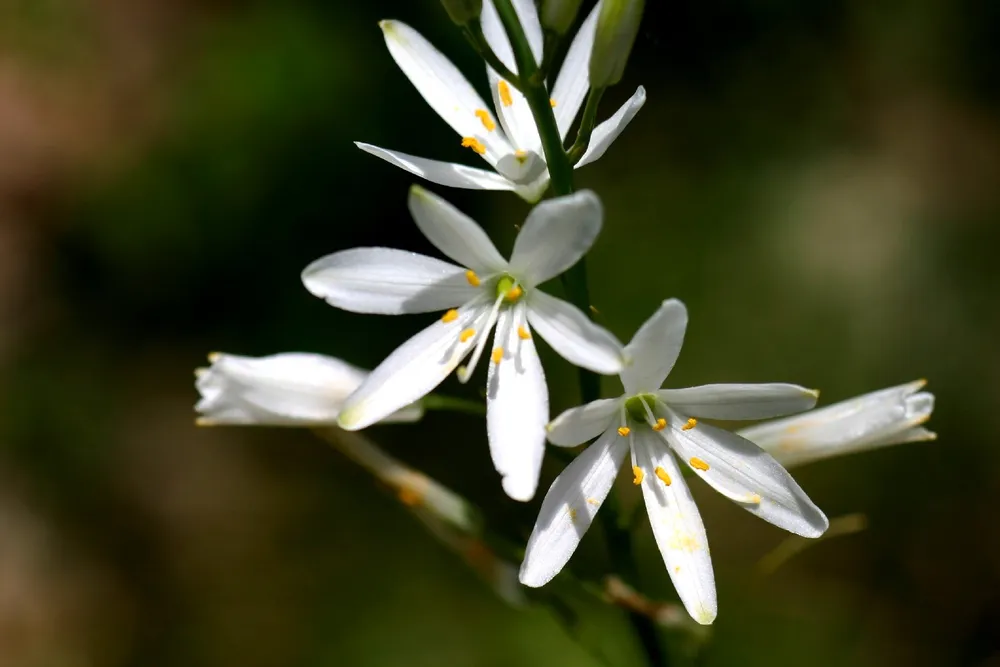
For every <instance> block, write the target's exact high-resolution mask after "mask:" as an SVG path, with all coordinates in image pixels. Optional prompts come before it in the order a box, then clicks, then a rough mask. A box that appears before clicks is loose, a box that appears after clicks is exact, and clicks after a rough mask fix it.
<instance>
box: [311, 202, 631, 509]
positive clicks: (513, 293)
mask: <svg viewBox="0 0 1000 667" xmlns="http://www.w3.org/2000/svg"><path fill="white" fill-rule="evenodd" d="M409 206H410V212H411V213H412V214H413V218H414V220H415V221H416V223H417V226H418V227H419V228H420V231H422V232H423V233H424V236H426V237H427V238H428V239H429V240H430V242H431V243H433V244H434V245H435V246H437V248H438V249H439V250H440V251H441V252H442V253H444V254H445V255H447V256H448V257H450V258H452V259H453V260H455V261H456V262H458V263H459V264H460V266H456V265H454V264H449V263H447V262H443V261H441V260H438V259H434V258H432V257H426V256H424V255H418V254H415V253H412V252H405V251H403V250H394V249H389V248H355V249H351V250H345V251H342V252H338V253H334V254H332V255H328V256H326V257H323V258H322V259H319V260H317V261H315V262H313V263H312V264H310V265H309V266H308V267H306V269H305V271H303V273H302V281H303V282H304V283H305V286H306V288H307V289H308V290H309V291H310V292H312V293H313V294H315V295H316V296H319V297H322V298H324V299H326V301H327V302H329V303H330V304H331V305H334V306H336V307H338V308H343V309H344V310H351V311H354V312H359V313H379V314H385V315H399V314H404V313H424V312H429V311H435V310H444V311H445V313H444V315H443V316H442V317H441V318H440V319H439V320H438V321H437V322H435V323H434V324H432V325H431V326H429V327H428V328H427V329H425V330H424V331H422V332H420V333H419V334H417V335H416V336H414V337H413V338H411V339H410V340H409V341H407V342H406V343H403V345H401V346H400V347H399V348H397V349H396V350H395V351H394V352H393V353H392V354H390V355H389V357H388V358H386V360H385V361H383V362H382V363H381V364H380V365H379V366H378V368H376V369H375V370H374V371H372V374H371V375H370V376H368V379H367V380H365V381H364V383H363V384H362V385H361V386H360V387H359V388H358V390H357V391H356V392H355V393H354V394H352V395H351V396H350V398H348V399H347V401H346V403H345V404H344V407H343V411H342V412H341V413H340V418H339V420H338V421H339V424H340V426H341V427H342V428H345V429H348V430H357V429H360V428H364V427H366V426H368V425H369V424H372V423H374V422H376V421H379V420H380V419H383V418H385V417H386V416H387V415H390V414H392V413H393V412H395V411H397V410H399V409H400V408H401V407H403V406H405V405H408V404H410V403H412V402H414V401H416V400H418V399H419V398H421V397H422V396H424V395H425V394H427V393H428V392H430V391H431V390H432V389H434V387H436V386H437V385H438V384H440V383H441V382H442V381H443V380H444V379H445V378H446V377H448V375H449V374H450V373H451V372H452V371H453V370H455V369H456V367H458V365H459V364H460V363H461V362H462V360H463V359H464V358H465V357H466V356H467V355H468V354H470V353H471V354H472V360H471V361H470V362H469V364H468V365H467V366H465V367H463V368H460V369H459V370H458V378H459V380H461V381H462V382H465V381H467V380H468V379H469V376H470V374H471V371H472V369H473V368H475V366H476V362H477V361H478V360H479V357H480V355H481V354H482V352H483V350H484V348H485V347H486V343H487V339H488V338H489V334H490V330H491V329H492V328H493V327H494V326H496V336H495V338H494V343H493V348H492V350H491V351H490V352H489V353H488V355H487V356H488V357H489V374H488V378H487V414H486V424H487V431H488V435H489V442H490V454H491V455H492V457H493V465H494V466H495V467H496V469H497V471H498V472H499V473H500V474H501V476H502V477H503V488H504V490H505V491H506V492H507V494H508V495H509V496H510V497H512V498H515V499H517V500H528V499H530V498H531V497H532V496H533V495H534V493H535V488H536V487H537V485H538V473H539V470H540V467H541V463H542V454H543V451H544V448H545V424H546V422H547V421H548V418H549V406H548V390H547V389H546V386H545V374H544V373H543V372H542V366H541V363H540V362H539V359H538V354H537V352H536V351H535V343H534V339H533V337H532V330H534V331H535V332H536V333H538V334H539V335H540V336H541V337H542V338H544V339H545V340H546V341H547V342H548V343H549V345H551V346H552V347H553V348H554V349H555V351H556V352H558V353H559V354H560V355H562V356H563V357H564V358H566V359H567V360H569V361H570V362H572V363H574V364H576V365H577V366H582V367H584V368H587V369H590V370H592V371H595V372H597V373H605V374H613V373H617V372H618V371H620V370H621V367H622V358H621V343H619V342H618V340H617V339H616V338H615V337H614V336H613V335H611V334H610V333H609V332H608V331H606V330H604V329H602V328H601V327H598V326H597V325H595V324H593V323H591V322H590V321H589V320H588V319H587V317H586V316H585V315H584V314H583V313H582V312H580V311H579V310H578V309H577V308H575V307H574V306H572V305H570V304H568V303H566V302H565V301H562V300H560V299H556V298H554V297H551V296H549V295H547V294H545V293H544V292H542V291H541V290H539V289H536V288H537V286H538V285H539V284H540V283H543V282H545V281H546V280H549V279H550V278H554V277H555V276H557V275H559V274H560V273H562V272H563V271H565V270H566V269H568V268H569V267H571V266H572V265H573V264H575V263H576V262H577V261H578V260H579V259H580V258H581V257H582V256H583V255H584V253H586V252H587V250H588V249H589V248H590V246H591V245H592V244H593V242H594V239H595V238H596V237H597V234H598V232H599V231H600V228H601V216H602V213H601V204H600V201H599V200H598V199H597V196H596V195H594V194H593V193H592V192H588V191H583V192H578V193H576V194H573V195H569V196H567V197H559V198H556V199H550V200H548V201H546V202H543V203H541V204H539V205H538V206H536V207H535V208H534V209H532V211H531V213H530V214H529V215H528V218H527V220H525V222H524V225H523V226H522V227H521V231H520V233H519V234H518V236H517V240H516V241H515V243H514V251H513V253H512V255H511V259H510V261H509V262H508V261H507V260H505V259H504V258H503V257H502V256H501V255H500V253H499V252H498V251H497V249H496V248H495V247H494V246H493V244H492V243H491V242H490V240H489V238H488V237H487V236H486V233H485V232H484V231H483V230H482V229H481V228H480V227H479V226H478V225H477V224H476V223H475V222H474V221H473V220H472V219H470V218H469V217H467V216H466V215H464V214H463V213H461V212H460V211H458V210H457V209H456V208H454V207H453V206H451V205H450V204H448V203H447V202H446V201H444V200H443V199H441V198H439V197H437V196H435V195H433V194H431V193H430V192H427V191H426V190H423V189H422V188H419V187H416V186H414V187H413V188H412V189H411V190H410V198H409Z"/></svg>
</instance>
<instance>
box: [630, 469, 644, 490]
mask: <svg viewBox="0 0 1000 667" xmlns="http://www.w3.org/2000/svg"><path fill="white" fill-rule="evenodd" d="M632 474H633V475H635V479H633V480H632V483H633V484H635V485H636V486H639V485H640V484H642V480H643V478H644V477H645V476H646V474H645V473H644V472H642V468H640V467H639V466H632Z"/></svg>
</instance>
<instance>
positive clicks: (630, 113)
mask: <svg viewBox="0 0 1000 667" xmlns="http://www.w3.org/2000/svg"><path fill="white" fill-rule="evenodd" d="M600 4H601V3H598V6H597V7H595V8H594V10H593V11H592V12H591V13H590V16H588V17H587V19H586V21H584V23H583V25H582V26H581V27H580V31H579V32H578V33H577V35H576V38H575V39H574V40H573V43H572V45H571V46H570V48H569V51H568V52H567V54H566V58H565V61H564V63H563V66H562V69H561V70H560V72H559V75H558V76H557V77H556V81H555V86H554V87H553V88H552V97H551V100H550V103H551V104H552V105H553V110H554V113H555V117H556V123H557V124H558V126H559V131H560V132H561V133H562V136H563V138H564V139H565V137H566V135H567V133H568V132H569V129H570V126H571V125H572V124H573V120H574V119H575V118H576V115H577V113H578V112H579V111H580V106H581V105H582V103H583V100H584V98H585V97H586V95H587V91H588V89H589V85H590V84H589V79H588V77H589V74H588V65H589V62H590V51H591V47H592V46H593V43H594V30H595V27H596V25H597V15H598V12H599V10H600ZM514 8H515V10H516V11H517V14H518V16H519V18H520V19H521V25H522V26H523V28H524V32H525V34H526V35H527V38H528V42H529V43H530V45H531V50H532V52H533V53H534V55H535V59H536V60H540V59H541V54H542V41H543V36H542V28H541V25H540V23H539V19H538V12H537V10H536V9H535V3H534V2H533V0H514ZM481 21H482V27H483V33H484V34H485V36H486V39H487V41H488V42H489V44H490V46H491V47H492V49H493V51H494V53H496V55H497V57H498V58H500V60H501V61H502V62H503V63H504V65H506V66H507V68H508V69H510V70H511V71H512V72H515V73H516V72H517V67H516V65H515V64H514V57H513V54H512V51H511V47H510V42H509V41H508V39H507V34H506V33H505V32H504V28H503V25H502V24H501V23H500V18H499V16H498V15H497V10H496V8H495V7H494V6H493V3H492V2H491V0H485V2H483V13H482V19H481ZM379 25H380V27H381V28H382V32H383V34H384V35H385V43H386V45H387V46H388V47H389V53H390V54H391V55H392V57H393V59H394V60H395V61H396V64H397V65H399V68H400V69H402V70H403V73H404V74H406V76H407V77H408V78H409V79H410V81H411V82H412V83H413V85H414V86H415V87H416V89H417V91H418V92H419V93H420V94H421V95H422V96H423V98H424V99H425V100H426V101H427V103H428V104H430V105H431V108H433V109H434V111H436V112H437V113H438V115H439V116H441V118H443V119H444V120H445V122H446V123H448V124H449V125H450V126H451V127H452V129H454V130H455V131H456V132H457V133H458V134H459V136H460V137H461V144H462V146H464V147H466V148H468V149H470V150H472V151H473V152H475V153H477V154H478V155H479V156H480V157H482V158H483V159H484V160H486V162H488V163H489V165H490V166H491V167H493V169H494V171H487V170H484V169H476V168H474V167H468V166H465V165H461V164H454V163H450V162H440V161H437V160H428V159H426V158H421V157H415V156H413V155H407V154H405V153H400V152H397V151H391V150H387V149H385V148H379V147H378V146H372V145H371V144H366V143H360V142H359V143H358V144H357V146H358V147H359V148H361V149H362V150H364V151H367V152H368V153H371V154H372V155H376V156H378V157H380V158H382V159H383V160H386V161H387V162H390V163H392V164H394V165H396V166H397V167H401V168H403V169H405V170H407V171H409V172H410V173H412V174H416V175H417V176H420V177H421V178H425V179H427V180H429V181H431V182H433V183H439V184H441V185H447V186H450V187H457V188H471V189H476V190H513V191H514V192H516V193H517V194H519V195H520V196H521V197H523V198H524V199H526V200H528V201H530V202H534V201H537V200H538V199H539V197H541V196H542V193H544V192H545V189H546V188H547V187H548V183H549V174H548V169H547V167H546V164H545V156H544V152H543V151H542V143H541V139H540V138H539V136H538V130H537V129H536V127H535V121H534V118H533V116H532V115H531V109H530V108H529V106H528V102H527V100H526V99H525V98H524V96H523V95H521V93H520V92H519V91H518V90H517V89H515V88H514V87H513V86H512V85H510V83H508V82H507V81H505V80H503V79H502V78H501V77H500V75H499V74H497V73H496V72H495V71H494V70H493V69H492V68H490V67H487V76H488V78H489V84H490V90H491V91H492V95H493V103H494V107H495V109H496V115H494V113H493V111H492V110H491V109H490V107H489V106H487V104H486V103H485V102H484V101H483V99H482V98H481V97H480V96H479V93H477V92H476V90H475V88H473V87H472V85H471V84H470V83H469V82H468V80H466V78H465V77H464V76H462V73H461V72H459V71H458V69H457V68H456V67H455V66H454V65H453V64H452V63H451V61H449V60H448V59H447V58H446V57H445V56H444V55H443V54H442V53H441V52H440V51H438V50H437V49H435V48H434V47H433V46H431V44H430V43H429V42H428V41H427V40H426V39H424V38H423V37H422V36H421V35H420V34H419V33H418V32H417V31H415V30H414V29H413V28H411V27H410V26H408V25H406V24H405V23H401V22H399V21H382V22H381V23H380V24H379ZM645 101H646V91H645V90H644V89H643V88H642V87H639V89H638V90H636V92H635V94H634V95H633V96H632V98H631V99H629V100H628V101H627V102H626V103H625V104H624V105H623V106H622V107H621V108H620V109H619V110H618V111H617V112H616V113H615V114H614V115H613V116H612V117H611V118H609V119H608V120H606V121H604V122H603V123H600V124H599V125H598V126H597V127H595V128H594V133H593V136H592V138H591V141H590V146H589V147H588V149H587V152H586V153H585V154H584V155H583V157H582V158H581V159H580V161H579V162H578V163H577V165H576V166H577V167H582V166H584V165H586V164H589V163H591V162H593V161H594V160H596V159H598V158H599V157H601V156H602V155H604V152H605V151H606V150H607V149H608V147H609V146H610V145H611V144H612V142H614V140H615V139H616V138H617V137H618V135H619V134H621V132H622V130H624V129H625V126H626V125H628V123H629V121H631V120H632V118H633V117H634V116H635V114H636V113H637V112H638V111H639V109H640V108H641V107H642V105H643V103H645Z"/></svg>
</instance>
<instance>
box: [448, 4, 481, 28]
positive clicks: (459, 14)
mask: <svg viewBox="0 0 1000 667" xmlns="http://www.w3.org/2000/svg"><path fill="white" fill-rule="evenodd" d="M441 4H442V5H444V10H445V11H446V12H448V16H450V17H451V20H452V21H454V22H455V23H456V24H457V25H465V24H466V23H470V22H472V21H478V20H479V15H480V14H482V13H483V0H441Z"/></svg>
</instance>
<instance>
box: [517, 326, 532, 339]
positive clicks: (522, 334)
mask: <svg viewBox="0 0 1000 667" xmlns="http://www.w3.org/2000/svg"><path fill="white" fill-rule="evenodd" d="M517 337H518V338H520V339H521V340H528V339H529V338H531V334H530V333H528V330H527V329H525V328H524V325H523V324H522V325H521V326H519V327H518V328H517Z"/></svg>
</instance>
